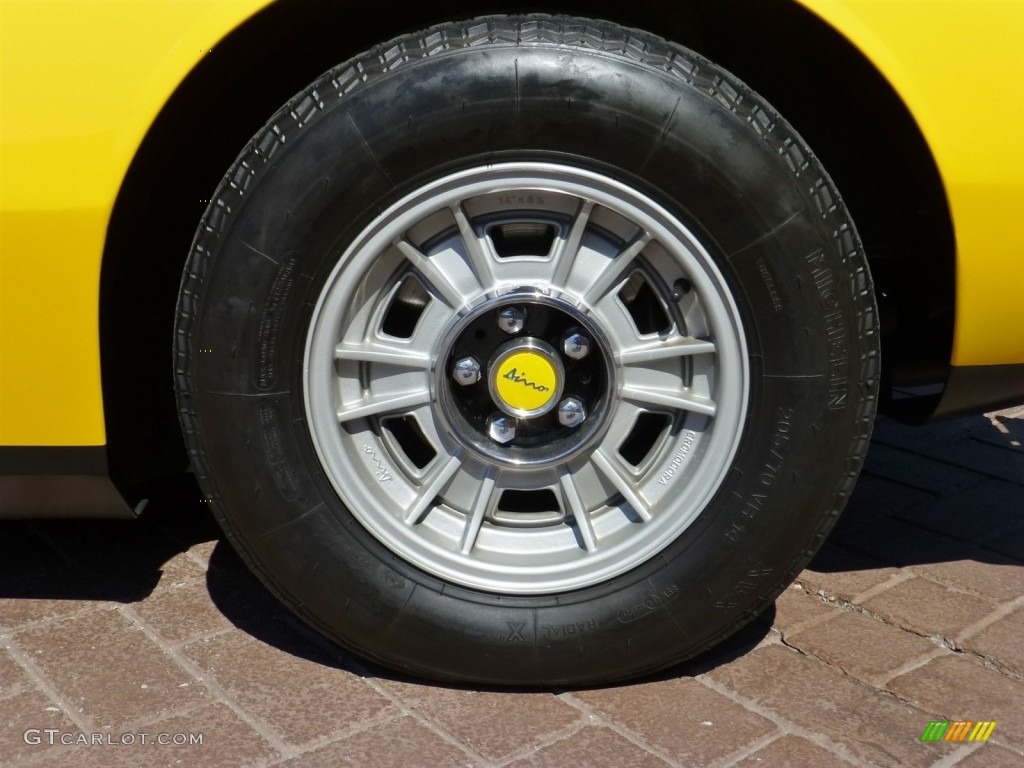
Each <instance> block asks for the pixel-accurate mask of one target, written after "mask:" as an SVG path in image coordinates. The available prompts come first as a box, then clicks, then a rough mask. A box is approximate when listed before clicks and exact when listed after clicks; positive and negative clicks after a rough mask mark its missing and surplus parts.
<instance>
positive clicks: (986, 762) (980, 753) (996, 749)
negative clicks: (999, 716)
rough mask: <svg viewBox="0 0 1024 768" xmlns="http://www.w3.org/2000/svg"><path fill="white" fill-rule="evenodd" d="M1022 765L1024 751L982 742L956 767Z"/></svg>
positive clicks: (1008, 767)
mask: <svg viewBox="0 0 1024 768" xmlns="http://www.w3.org/2000/svg"><path fill="white" fill-rule="evenodd" d="M996 727H997V728H998V727H999V726H996ZM1022 765H1024V751H1020V752H1018V751H1013V750H1009V749H1005V748H1003V747H1000V746H998V745H996V744H992V743H987V744H982V745H981V746H980V747H978V748H977V749H975V750H974V751H973V752H971V754H969V755H968V756H967V757H965V758H964V759H963V760H961V761H960V762H958V763H957V764H956V768H1020V767H1021V766H1022Z"/></svg>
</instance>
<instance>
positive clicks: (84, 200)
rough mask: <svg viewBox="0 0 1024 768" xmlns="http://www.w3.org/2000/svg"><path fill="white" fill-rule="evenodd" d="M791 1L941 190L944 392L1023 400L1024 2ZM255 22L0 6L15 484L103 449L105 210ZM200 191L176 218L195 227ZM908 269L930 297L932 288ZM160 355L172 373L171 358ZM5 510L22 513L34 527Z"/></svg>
mask: <svg viewBox="0 0 1024 768" xmlns="http://www.w3.org/2000/svg"><path fill="white" fill-rule="evenodd" d="M800 2H801V4H802V5H803V6H804V7H805V9H806V10H807V11H809V12H810V13H811V14H812V15H813V16H814V17H816V23H818V24H820V25H822V26H823V27H827V28H829V29H830V30H831V34H834V35H836V36H837V37H839V38H843V39H845V40H846V41H848V42H849V43H851V44H852V46H853V48H854V49H855V50H856V52H857V53H858V55H859V56H860V57H862V59H863V61H864V62H865V64H866V65H868V66H870V67H871V68H873V69H874V70H876V71H877V72H878V73H880V75H881V77H882V78H884V80H885V81H886V82H887V83H888V85H889V86H890V87H891V89H892V90H893V92H894V93H895V94H896V95H897V96H898V99H899V100H900V101H901V102H902V104H903V105H905V108H906V110H907V111H908V113H909V115H910V116H911V117H912V120H913V123H914V124H915V125H916V127H917V129H918V130H919V131H920V134H921V136H922V137H923V139H924V141H925V143H926V146H927V150H928V152H929V153H930V155H931V157H932V159H933V161H934V164H935V169H936V170H937V172H938V176H939V178H940V179H941V184H942V191H943V193H944V196H945V201H946V204H947V205H948V214H949V219H950V224H951V228H952V232H953V236H954V238H955V321H954V325H953V332H952V341H951V345H950V346H949V354H948V360H947V363H948V370H947V371H946V372H945V373H946V374H947V376H946V378H947V379H948V380H949V381H950V382H955V381H956V372H957V371H958V370H959V371H962V370H970V371H973V372H975V373H977V372H979V371H980V372H981V373H982V378H983V379H985V380H986V381H988V382H989V384H986V385H985V386H987V387H988V389H985V391H984V394H983V395H978V396H977V397H974V398H970V397H969V398H967V400H968V401H970V402H969V403H968V404H969V405H972V406H982V405H986V404H989V403H990V402H994V401H996V400H1005V399H1007V398H1014V397H1021V396H1024V373H1022V371H1024V368H1022V367H1021V366H1022V364H1024V309H1022V306H1024V305H1022V303H1021V296H1022V290H1024V216H1022V215H1021V212H1022V211H1024V147H1022V137H1024V100H1022V99H1020V98H1018V97H1017V94H1018V91H1019V86H1020V83H1021V82H1022V80H1024V47H1022V46H1021V40H1022V39H1024V2H1019V0H1003V1H999V0H988V1H986V2H943V3H925V2H921V1H920V0H890V1H888V2H878V1H877V0H800ZM268 5H269V4H268V3H267V2H266V1H265V0H216V1H215V2H199V1H189V2H183V1H182V0H148V1H147V2H134V3H133V2H125V3H100V2H81V1H79V0H76V1H74V2H60V1H59V0H58V1H53V2H45V3H35V2H12V1H8V0H4V2H2V3H0V109H2V111H0V446H4V448H3V449H2V451H0V457H7V461H6V462H5V463H6V464H7V466H6V467H5V466H3V464H0V473H4V472H6V473H8V474H14V475H17V474H19V473H21V474H23V475H24V473H25V472H28V473H30V474H34V475H35V474H38V473H39V472H41V471H43V470H41V469H40V468H39V466H34V468H32V469H30V470H22V469H19V467H21V466H22V465H21V464H20V463H19V462H18V461H17V460H15V459H14V458H11V457H15V456H16V454H15V453H13V451H15V450H17V449H27V448H33V447H36V448H44V447H49V448H56V447H67V448H80V447H88V446H92V447H100V446H104V445H105V444H106V443H107V441H108V425H109V419H110V418H111V414H110V410H111V408H112V407H113V405H114V404H112V403H111V402H109V401H107V402H105V401H104V378H103V372H102V371H101V360H102V354H101V350H102V347H103V345H104V343H105V341H104V338H103V335H102V333H101V327H100V316H101V275H103V269H104V260H105V257H106V252H105V249H106V248H107V244H108V239H109V237H110V235H111V233H110V229H109V228H110V225H111V217H112V214H113V212H114V208H115V203H116V202H117V199H118V194H119V192H120V191H121V190H122V186H123V184H124V182H125V178H126V176H127V174H128V173H129V168H130V167H131V165H132V163H133V160H134V159H135V158H136V156H137V154H138V153H139V150H140V147H141V146H142V145H143V142H144V140H145V139H146V137H147V134H149V133H150V131H151V129H152V127H153V125H154V122H155V121H156V120H157V119H158V117H159V115H160V114H161V112H162V111H163V110H165V109H167V107H168V104H169V102H171V100H172V97H173V96H174V94H175V92H176V90H178V89H179V88H180V87H181V85H182V83H183V82H184V81H185V80H186V79H187V78H188V77H189V75H190V73H193V72H195V71H197V69H198V68H200V67H201V66H202V65H203V62H204V59H207V58H208V57H210V56H211V55H213V53H214V52H216V51H217V50H218V47H219V46H221V45H222V44H223V43H224V41H225V39H227V38H228V37H229V36H230V35H232V33H236V34H237V33H244V30H245V29H246V27H247V25H250V24H252V23H253V21H254V19H257V18H258V17H259V16H260V15H261V12H264V11H265V9H266V7H267V6H268ZM287 5H288V4H287V3H285V4H283V6H285V7H283V6H278V7H277V8H276V9H273V12H274V13H278V14H279V15H285V14H287V13H288V10H287V8H286V6H287ZM665 5H667V4H665ZM684 5H685V4H684ZM558 10H559V9H558V8H552V11H553V12H556V11H558ZM304 12H305V13H310V12H311V11H309V9H308V8H307V9H306V10H305V11H304ZM437 12H438V13H443V9H438V11H437ZM801 13H803V12H802V11H801ZM595 15H597V14H596V13H595ZM606 15H607V14H606ZM805 15H806V14H805ZM623 21H624V22H628V21H629V19H624V20H623ZM379 26H380V27H381V28H382V29H383V30H385V31H388V32H389V34H390V35H395V34H398V33H400V32H402V31H405V29H406V27H407V26H408V25H407V24H405V23H403V22H402V20H394V23H393V25H392V27H393V28H391V29H389V28H388V27H387V23H385V22H384V21H381V22H380V25H379ZM654 31H656V32H660V30H657V29H656V30H654ZM387 36H388V35H383V36H381V37H379V38H378V39H387ZM371 42H372V41H371ZM346 50H347V49H343V50H342V53H343V54H344V53H345V52H346ZM341 58H342V56H341V55H339V57H338V59H339V60H340V59H341ZM728 64H729V62H728V61H726V62H725V65H726V66H728ZM317 74H319V72H318V71H309V72H301V73H297V74H296V77H297V78H298V79H299V80H302V79H303V78H304V79H305V80H306V81H308V80H310V79H312V78H313V77H314V76H316V75H317ZM753 85H754V87H755V88H756V87H758V83H757V82H756V79H755V82H753ZM846 87H850V88H856V83H853V84H848V85H847V86H846ZM851 119H856V115H851ZM797 128H798V129H800V128H801V126H800V125H799V124H798V125H797ZM209 130H211V131H216V130H218V126H216V125H211V126H210V127H209ZM239 148H240V147H239ZM222 170H223V169H221V171H222ZM153 183H154V184H160V183H162V181H161V180H159V179H154V180H153ZM885 183H898V180H888V181H887V182H885ZM840 189H841V191H842V188H841V187H840ZM208 193H209V190H208V189H198V188H197V189H194V190H192V191H191V192H190V193H189V194H188V195H183V196H182V199H181V204H182V206H183V207H188V208H189V209H190V210H193V211H195V212H196V219H197V220H198V213H199V212H200V211H201V209H202V198H203V195H204V194H208ZM186 198H188V199H186ZM193 198H194V199H193ZM157 236H159V235H157ZM184 257H185V254H184V253H182V260H184ZM915 269H918V268H915ZM918 271H919V272H920V274H919V276H918V277H919V285H918V290H919V291H921V292H927V291H929V290H930V288H929V286H930V280H931V279H932V275H930V274H928V271H927V270H926V269H918ZM883 311H884V310H883ZM883 319H884V318H883ZM126 321H127V322H131V321H130V319H126ZM170 327H171V322H170V320H168V322H167V328H168V330H167V336H168V338H169V337H170ZM141 353H142V350H140V354H141ZM159 354H161V355H163V357H164V358H165V359H168V360H169V357H170V352H169V345H168V349H166V350H161V351H160V353H159ZM985 371H989V372H991V373H992V374H993V375H992V376H991V377H987V378H986V377H985V376H984V373H985ZM168 378H169V374H168ZM971 381H974V379H973V378H972V379H971ZM939 383H941V382H939ZM169 386H170V385H169V384H168V387H169ZM958 397H960V399H961V400H962V399H963V398H962V397H961V396H958ZM139 450H144V448H139ZM41 455H44V456H45V455H49V454H41ZM54 455H56V454H54ZM44 469H45V467H44ZM53 469H54V471H55V472H58V473H59V472H61V471H62V470H61V468H60V462H59V461H57V462H55V464H54V466H53ZM71 474H75V472H74V471H72V472H71ZM3 488H5V486H4V485H2V484H0V490H2V489H3ZM0 495H2V494H0ZM13 498H14V496H13V495H8V499H13ZM17 498H18V499H19V501H18V504H17V506H19V510H18V513H19V514H26V513H28V514H33V513H35V512H34V511H33V510H32V509H26V508H25V507H24V504H25V503H26V502H25V496H24V494H21V495H18V497H17ZM40 498H42V497H40ZM4 506H5V505H4V502H3V501H2V500H0V507H4ZM30 506H31V505H30ZM38 511H39V513H45V510H42V509H40V510H38Z"/></svg>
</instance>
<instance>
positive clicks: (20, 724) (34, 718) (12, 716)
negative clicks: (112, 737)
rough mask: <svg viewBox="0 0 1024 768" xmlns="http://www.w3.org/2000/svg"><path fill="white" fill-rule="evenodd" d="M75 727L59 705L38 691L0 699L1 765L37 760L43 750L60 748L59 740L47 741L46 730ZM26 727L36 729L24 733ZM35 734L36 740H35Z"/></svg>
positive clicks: (63, 730)
mask: <svg viewBox="0 0 1024 768" xmlns="http://www.w3.org/2000/svg"><path fill="white" fill-rule="evenodd" d="M53 728H56V729H58V730H59V731H61V732H68V731H75V730H77V729H76V727H75V724H74V722H72V720H71V719H70V718H69V717H68V716H67V715H66V714H64V713H63V712H61V711H60V708H59V707H56V706H55V705H54V703H53V702H52V701H50V700H49V699H48V698H47V697H46V696H44V695H43V694H42V693H40V692H38V691H25V692H24V693H18V694H15V695H14V696H9V697H7V698H5V699H0V764H4V765H13V764H15V763H19V762H21V761H23V760H28V759H39V757H40V755H41V754H42V753H44V752H53V751H60V750H61V749H62V747H61V745H60V743H59V741H58V742H56V743H54V744H50V739H49V736H48V734H46V733H43V731H44V730H45V729H53ZM29 729H35V730H34V731H33V732H31V733H26V732H27V731H28V730H29ZM36 737H38V743H34V742H35V741H36Z"/></svg>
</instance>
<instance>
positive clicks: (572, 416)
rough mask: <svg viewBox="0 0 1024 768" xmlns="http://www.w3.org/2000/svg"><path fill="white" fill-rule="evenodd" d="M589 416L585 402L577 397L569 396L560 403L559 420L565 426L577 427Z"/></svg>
mask: <svg viewBox="0 0 1024 768" xmlns="http://www.w3.org/2000/svg"><path fill="white" fill-rule="evenodd" d="M585 418H587V412H586V411H585V410H583V403H581V402H580V401H579V399H577V398H575V397H567V398H565V400H563V401H562V402H560V403H559V404H558V421H559V423H560V424H561V425H562V426H563V427H576V426H579V425H580V424H582V423H583V420H584V419H585Z"/></svg>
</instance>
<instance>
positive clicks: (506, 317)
mask: <svg viewBox="0 0 1024 768" xmlns="http://www.w3.org/2000/svg"><path fill="white" fill-rule="evenodd" d="M524 325H526V310H524V309H520V308H519V307H505V308H504V309H503V310H501V311H500V312H499V313H498V327H499V328H501V330H503V331H504V332H505V333H519V332H520V331H521V330H523V326H524Z"/></svg>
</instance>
